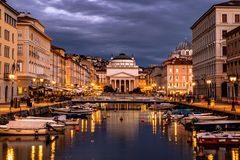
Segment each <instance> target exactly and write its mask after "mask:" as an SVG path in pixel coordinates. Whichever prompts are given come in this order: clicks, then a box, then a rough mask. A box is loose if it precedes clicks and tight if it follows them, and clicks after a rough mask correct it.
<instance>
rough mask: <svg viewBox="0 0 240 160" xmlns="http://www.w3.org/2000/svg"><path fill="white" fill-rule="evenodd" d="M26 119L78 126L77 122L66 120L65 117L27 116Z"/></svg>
mask: <svg viewBox="0 0 240 160" xmlns="http://www.w3.org/2000/svg"><path fill="white" fill-rule="evenodd" d="M26 118H27V119H45V120H53V121H56V122H57V123H63V124H65V125H78V124H79V120H78V119H77V120H73V119H67V117H66V115H60V116H54V117H35V116H28V117H26Z"/></svg>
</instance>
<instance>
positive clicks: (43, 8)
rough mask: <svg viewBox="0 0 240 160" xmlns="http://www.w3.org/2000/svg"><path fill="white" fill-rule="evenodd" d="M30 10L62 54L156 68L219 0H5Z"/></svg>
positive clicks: (17, 7) (19, 9) (19, 7)
mask: <svg viewBox="0 0 240 160" xmlns="http://www.w3.org/2000/svg"><path fill="white" fill-rule="evenodd" d="M7 1H8V3H9V4H10V5H11V6H13V7H14V8H16V9H17V10H18V11H27V12H31V13H32V15H33V17H34V18H37V19H39V20H40V21H41V22H42V23H43V24H44V25H45V26H46V32H47V34H48V35H50V36H51V37H52V38H53V44H55V45H57V46H60V47H63V48H65V49H66V51H67V52H68V53H80V54H86V55H96V56H102V57H104V58H110V56H111V55H112V54H113V55H117V53H119V52H126V53H128V54H129V55H134V56H135V57H136V59H137V63H138V64H140V65H142V66H148V65H149V64H159V63H161V61H162V60H163V59H164V58H166V57H167V55H168V54H169V53H170V52H171V51H172V50H174V49H175V47H176V46H177V44H178V43H179V42H180V41H183V40H184V39H187V40H189V41H191V30H190V26H191V25H192V24H193V23H194V22H195V20H196V19H197V18H199V16H201V15H202V14H203V13H204V12H205V11H206V10H208V8H209V7H210V6H211V5H212V4H214V3H220V2H222V1H223V0H7Z"/></svg>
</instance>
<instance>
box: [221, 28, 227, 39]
mask: <svg viewBox="0 0 240 160" xmlns="http://www.w3.org/2000/svg"><path fill="white" fill-rule="evenodd" d="M226 33H227V30H222V38H224V36H225V34H226Z"/></svg>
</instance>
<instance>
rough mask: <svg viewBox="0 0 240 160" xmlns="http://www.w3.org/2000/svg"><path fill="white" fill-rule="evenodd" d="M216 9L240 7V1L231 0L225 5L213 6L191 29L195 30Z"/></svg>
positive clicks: (224, 3)
mask: <svg viewBox="0 0 240 160" xmlns="http://www.w3.org/2000/svg"><path fill="white" fill-rule="evenodd" d="M216 7H240V0H230V1H227V2H223V3H218V4H214V5H212V7H211V8H210V9H209V10H208V11H207V12H205V13H204V14H203V15H202V16H201V17H200V18H199V19H198V20H197V21H196V22H195V23H194V24H193V25H192V26H191V29H194V28H195V27H196V26H197V25H198V24H199V23H200V22H201V21H202V20H203V19H204V18H205V17H206V16H208V15H209V14H210V13H211V12H212V11H214V9H215V8H216Z"/></svg>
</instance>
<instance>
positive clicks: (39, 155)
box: [38, 145, 43, 160]
mask: <svg viewBox="0 0 240 160" xmlns="http://www.w3.org/2000/svg"><path fill="white" fill-rule="evenodd" d="M42 159H43V146H42V145H39V146H38V160H42Z"/></svg>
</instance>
